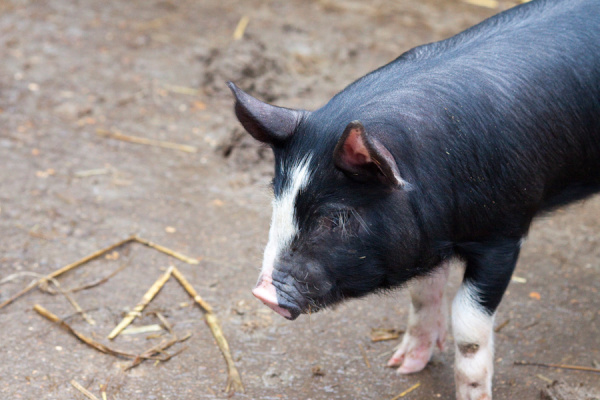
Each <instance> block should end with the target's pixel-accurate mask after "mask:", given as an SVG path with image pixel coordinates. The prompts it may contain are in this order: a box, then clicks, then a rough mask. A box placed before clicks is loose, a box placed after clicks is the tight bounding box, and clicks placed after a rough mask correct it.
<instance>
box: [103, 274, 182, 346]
mask: <svg viewBox="0 0 600 400" xmlns="http://www.w3.org/2000/svg"><path fill="white" fill-rule="evenodd" d="M173 268H175V267H173V266H170V267H169V269H167V272H165V273H164V274H163V275H162V276H161V277H160V278H158V280H157V281H156V282H154V284H153V285H152V286H151V287H150V289H148V291H147V292H146V293H145V294H144V296H143V297H142V300H140V302H139V303H138V304H137V305H136V306H135V307H134V308H133V310H131V311H129V312H128V313H127V315H126V316H125V318H123V319H122V320H121V322H119V324H118V325H117V326H116V327H115V328H114V329H113V330H112V331H111V332H110V333H109V334H108V338H109V339H111V340H112V339H114V338H116V337H117V335H118V334H119V333H120V332H121V331H122V330H123V329H125V328H126V327H127V326H128V325H129V324H131V322H133V320H134V319H135V317H137V316H138V315H140V313H141V312H142V310H143V309H144V308H145V307H146V306H147V305H148V303H150V302H151V301H152V299H153V298H154V296H156V294H157V293H158V292H159V291H160V289H162V287H163V286H164V285H165V283H167V281H168V280H169V278H170V277H171V272H172V271H173Z"/></svg>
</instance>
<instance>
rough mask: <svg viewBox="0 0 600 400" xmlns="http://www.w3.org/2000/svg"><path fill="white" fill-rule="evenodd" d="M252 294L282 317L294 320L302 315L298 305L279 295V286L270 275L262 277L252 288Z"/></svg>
mask: <svg viewBox="0 0 600 400" xmlns="http://www.w3.org/2000/svg"><path fill="white" fill-rule="evenodd" d="M252 294H253V295H254V296H255V297H256V298H257V299H259V300H260V301H262V302H263V303H264V304H265V305H267V306H269V307H270V308H271V309H272V310H273V311H275V312H276V313H277V314H279V315H281V316H282V317H285V318H287V319H289V320H293V319H296V318H298V315H300V309H299V307H298V306H297V305H295V304H292V303H290V302H289V301H287V300H285V299H283V298H282V296H278V295H277V288H276V287H275V285H273V280H272V279H271V278H270V277H268V276H264V275H263V276H261V277H260V279H259V281H258V284H257V285H256V287H255V288H254V289H253V290H252ZM278 297H279V299H278Z"/></svg>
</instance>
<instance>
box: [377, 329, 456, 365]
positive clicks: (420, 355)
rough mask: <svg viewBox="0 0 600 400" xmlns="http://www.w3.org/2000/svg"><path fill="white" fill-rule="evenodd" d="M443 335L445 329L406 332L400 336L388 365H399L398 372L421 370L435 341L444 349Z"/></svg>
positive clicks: (427, 360) (431, 352)
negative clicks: (414, 332) (439, 330)
mask: <svg viewBox="0 0 600 400" xmlns="http://www.w3.org/2000/svg"><path fill="white" fill-rule="evenodd" d="M442 335H443V336H442ZM445 336H446V334H445V331H443V332H437V331H436V332H430V333H420V334H418V335H414V334H413V333H411V332H410V331H409V332H407V333H406V334H405V335H404V338H402V343H401V344H400V347H399V348H398V350H397V351H396V352H395V353H394V355H393V356H392V358H390V360H389V361H388V363H387V365H388V367H400V368H398V373H399V374H412V373H414V372H419V371H421V370H422V369H423V368H425V366H426V365H427V363H428V362H429V360H430V359H431V355H432V354H433V347H434V345H435V344H436V343H437V346H438V347H439V348H440V350H442V351H443V350H444V343H445Z"/></svg>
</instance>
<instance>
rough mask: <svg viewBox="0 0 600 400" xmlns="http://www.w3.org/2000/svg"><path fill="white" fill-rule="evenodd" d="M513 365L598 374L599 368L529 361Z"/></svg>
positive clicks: (517, 362)
mask: <svg viewBox="0 0 600 400" xmlns="http://www.w3.org/2000/svg"><path fill="white" fill-rule="evenodd" d="M514 364H515V365H531V366H535V367H546V368H560V369H572V370H575V371H586V372H596V373H600V368H593V367H585V366H581V365H568V364H547V363H541V362H530V361H515V362H514Z"/></svg>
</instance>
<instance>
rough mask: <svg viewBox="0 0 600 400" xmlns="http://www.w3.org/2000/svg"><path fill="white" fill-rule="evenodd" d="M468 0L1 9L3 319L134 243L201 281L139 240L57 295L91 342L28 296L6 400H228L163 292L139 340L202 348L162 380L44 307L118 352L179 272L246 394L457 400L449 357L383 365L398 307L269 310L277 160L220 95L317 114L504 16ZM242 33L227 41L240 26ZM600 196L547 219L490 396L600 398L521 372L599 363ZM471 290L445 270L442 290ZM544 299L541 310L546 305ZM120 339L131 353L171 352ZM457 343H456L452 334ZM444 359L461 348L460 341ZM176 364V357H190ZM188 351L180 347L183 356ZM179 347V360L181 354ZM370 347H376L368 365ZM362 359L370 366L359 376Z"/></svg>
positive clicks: (358, 304) (184, 302) (519, 287)
mask: <svg viewBox="0 0 600 400" xmlns="http://www.w3.org/2000/svg"><path fill="white" fill-rule="evenodd" d="M512 5H513V3H511V2H510V1H507V0H503V1H500V3H499V7H498V8H497V9H489V8H485V7H479V6H475V5H472V4H467V3H465V2H463V1H458V0H420V1H415V0H398V1H383V0H377V1H373V2H362V1H358V0H320V1H301V0H288V1H284V0H281V1H268V0H265V1H259V0H247V1H244V2H238V1H232V0H201V1H191V0H179V1H169V0H166V1H101V2H100V1H89V0H80V1H67V0H50V1H28V0H0V59H1V60H2V62H1V63H0V160H1V162H2V168H0V188H1V190H0V232H1V233H0V280H1V281H2V284H0V302H1V301H3V300H5V299H7V298H8V297H9V296H10V295H11V294H13V293H16V292H17V291H18V290H19V289H21V288H22V287H24V286H25V285H26V284H28V283H29V282H30V281H31V279H33V278H32V276H33V275H32V274H31V273H35V274H47V273H50V272H51V271H54V270H56V269H58V268H60V267H62V266H64V265H66V264H69V263H71V262H73V261H75V260H77V259H79V258H81V257H83V256H85V255H87V254H89V253H91V252H93V251H95V250H97V249H100V248H102V247H105V246H107V245H109V244H111V243H113V242H116V241H118V240H120V239H123V238H125V237H127V236H129V235H131V234H134V233H135V234H139V235H140V236H142V237H144V238H147V239H150V240H152V241H155V242H157V243H160V244H163V245H165V246H168V247H170V248H173V249H175V250H177V251H180V252H182V253H184V254H187V255H190V256H193V257H197V258H198V259H199V260H200V263H199V264H198V265H188V264H185V263H182V262H180V261H176V260H173V259H171V258H169V257H168V256H166V255H163V254H160V253H158V252H155V251H153V250H151V249H148V248H145V247H143V246H140V245H135V244H133V245H128V246H124V247H122V248H120V249H118V253H117V254H111V255H110V256H109V257H108V258H105V257H104V258H101V259H98V260H96V261H93V262H91V263H90V264H89V265H86V266H85V267H81V268H79V269H77V270H75V271H73V272H71V273H69V274H67V275H65V276H64V277H62V278H61V279H60V282H61V285H62V286H63V287H65V288H70V287H74V286H77V285H79V284H81V283H84V282H89V281H93V280H95V279H98V278H99V277H102V276H105V275H106V274H107V273H108V272H110V271H113V270H114V269H116V268H118V267H120V266H121V265H125V266H126V267H125V269H124V270H123V271H122V272H120V273H119V274H118V275H116V276H115V277H113V278H112V279H110V280H109V281H108V282H107V283H105V284H103V285H100V286H97V287H94V288H92V289H88V290H85V291H81V292H77V293H75V294H74V296H75V297H76V299H77V300H78V302H79V303H80V304H81V306H82V307H83V308H84V309H85V310H87V311H88V313H89V315H90V316H91V317H92V318H93V319H94V320H95V322H96V325H95V326H91V325H88V324H87V323H86V322H85V321H83V320H82V319H81V317H80V316H77V315H74V311H73V309H72V308H71V306H70V305H69V303H68V302H67V301H66V300H65V299H64V298H63V297H62V296H58V295H57V296H52V295H49V294H46V293H42V292H40V291H34V292H32V293H30V294H29V295H27V296H26V297H24V298H21V299H20V300H18V301H17V302H16V303H14V304H12V305H10V306H8V307H7V308H5V309H3V310H0V327H1V328H0V398H2V399H42V398H43V399H83V398H84V397H83V395H82V394H81V393H80V392H78V391H77V390H76V389H75V388H74V387H73V386H71V384H70V383H69V382H70V381H71V380H76V381H77V382H79V383H80V384H82V385H83V386H84V387H86V388H88V389H89V390H90V391H92V392H93V393H94V394H95V395H96V396H97V397H98V398H101V397H100V385H104V384H106V383H108V389H107V392H106V393H107V395H108V399H111V400H112V399H182V400H185V399H204V398H207V399H215V398H216V399H220V398H225V397H227V395H226V394H225V393H224V392H223V390H224V388H225V381H226V367H225V363H224V361H223V358H222V356H221V354H220V352H219V350H218V348H217V347H216V346H215V344H214V340H213V338H212V336H211V334H210V331H209V330H208V328H207V327H206V325H205V323H204V321H203V319H202V314H201V312H200V311H199V310H198V309H197V308H195V307H193V306H190V299H189V298H188V296H187V295H186V294H185V293H184V292H183V291H182V290H181V288H180V287H179V286H178V285H177V284H176V282H168V283H167V285H166V286H165V287H164V289H163V290H162V291H161V292H160V293H159V295H158V296H157V298H156V299H155V300H154V301H153V302H152V303H151V304H150V306H149V307H148V308H147V310H146V311H145V312H144V313H143V315H142V317H141V318H139V319H138V320H136V322H135V323H134V324H135V325H148V324H155V323H158V320H157V318H156V316H155V315H154V314H153V312H156V311H160V312H162V313H163V314H164V315H165V316H166V317H167V318H168V320H169V321H171V323H172V324H173V325H174V329H175V331H176V332H179V333H180V334H183V333H185V332H188V331H189V332H192V334H193V335H192V337H191V338H190V339H189V340H188V341H187V342H186V344H185V345H186V346H188V348H187V350H185V351H184V352H183V353H181V354H180V355H178V356H176V357H174V358H173V359H171V360H170V361H169V362H166V363H154V362H152V361H149V362H145V363H143V364H142V365H140V366H138V367H137V368H134V369H132V370H130V371H129V372H123V370H122V369H123V367H124V366H125V365H127V363H128V361H127V360H123V359H118V358H115V357H112V356H109V355H104V354H101V353H98V352H96V351H94V350H92V349H90V348H89V347H87V346H85V345H84V344H82V343H80V342H78V341H77V340H76V339H74V338H73V337H72V336H70V335H68V334H67V333H65V332H64V331H63V330H61V329H59V328H58V327H57V326H55V325H53V324H51V323H49V322H48V321H46V320H44V319H43V318H41V317H40V316H39V315H37V314H36V313H35V312H34V311H33V310H32V306H33V305H34V304H35V303H40V304H42V305H44V306H45V307H46V308H48V309H50V310H51V311H53V312H54V313H55V314H57V315H59V316H61V317H63V318H65V319H67V321H68V322H69V323H71V324H72V325H73V327H75V328H76V329H78V330H80V331H82V332H85V333H86V334H88V335H90V336H93V337H95V338H97V339H98V340H100V341H102V342H103V343H105V344H109V342H108V340H107V339H106V335H107V334H108V332H109V331H110V330H111V329H112V328H113V327H114V326H115V324H116V323H117V322H118V321H119V320H120V318H121V317H122V316H123V313H124V312H126V311H127V310H129V309H130V308H131V307H133V306H134V305H135V304H136V303H137V302H138V300H139V299H140V298H141V296H142V295H143V294H144V292H145V291H146V290H147V288H149V287H150V286H151V284H152V283H153V282H154V281H155V280H156V279H157V278H158V276H159V275H160V274H161V271H162V270H163V269H164V268H165V267H167V266H168V265H169V264H171V263H174V264H175V265H177V266H178V268H179V269H180V270H181V271H182V272H183V273H184V274H185V275H186V276H187V277H188V279H189V280H190V281H191V282H192V284H193V285H194V286H195V287H196V288H197V290H198V291H199V293H200V295H201V296H202V297H204V298H205V300H207V301H208V302H209V303H210V304H212V305H213V307H214V308H215V312H216V314H217V316H218V317H219V318H220V320H221V323H222V327H223V331H224V333H225V335H226V337H227V339H228V340H229V344H230V346H231V349H232V353H233V356H234V358H235V360H236V363H237V366H238V368H239V370H240V372H241V374H242V379H243V382H244V384H245V387H246V393H245V394H235V395H234V398H240V399H303V400H306V399H391V398H392V397H394V396H395V395H396V394H398V393H400V392H402V391H403V390H405V389H407V388H409V387H411V386H413V385H414V384H416V383H418V382H420V384H421V385H420V387H419V388H417V389H416V390H415V391H413V392H412V393H410V394H409V395H407V396H406V397H405V398H407V399H431V398H442V399H451V398H453V393H454V384H453V373H452V364H453V354H452V351H451V350H449V351H448V352H446V353H445V354H439V353H438V354H436V355H435V356H434V359H433V361H432V362H431V364H430V365H429V366H428V367H427V368H426V369H425V370H424V371H422V372H421V373H418V374H415V375H411V376H398V375H396V373H395V372H394V370H392V369H388V368H386V367H385V362H386V359H387V358H388V357H389V356H390V355H391V353H392V349H393V347H394V346H395V345H397V344H398V340H395V341H385V342H377V343H372V342H371V340H370V332H371V329H372V328H376V327H383V328H396V329H403V328H404V327H405V324H406V319H407V312H408V298H407V294H406V291H402V290H399V291H398V292H397V293H395V294H392V295H386V296H371V297H368V298H367V299H364V300H360V301H351V302H348V303H346V304H344V305H342V306H340V307H338V308H337V309H335V310H329V311H325V312H322V313H319V314H316V315H312V316H310V317H308V316H303V317H301V318H299V319H298V320H297V321H294V322H289V321H286V320H284V319H282V318H281V317H279V316H277V315H276V314H274V313H273V312H271V311H270V310H269V309H267V308H266V307H264V306H263V305H261V304H260V302H258V301H257V300H255V299H254V298H253V297H252V296H251V293H250V290H251V288H252V287H253V286H254V283H255V280H256V278H257V272H258V269H259V266H260V263H261V256H262V249H263V246H264V245H265V243H266V239H267V231H268V224H269V220H270V205H269V203H270V199H269V192H268V190H267V183H268V181H269V180H270V174H271V168H272V166H271V164H270V163H271V155H270V154H269V151H268V149H264V148H261V147H260V146H257V145H256V144H254V143H253V142H252V141H251V140H249V139H248V138H247V137H246V136H245V135H243V134H242V132H241V129H240V126H239V125H238V123H237V122H236V120H235V118H234V116H233V112H232V99H231V96H230V94H229V92H228V90H227V89H226V87H225V85H224V82H225V81H226V80H233V81H235V82H236V83H238V85H240V86H241V87H242V88H244V89H247V90H249V91H250V93H252V94H254V95H256V96H259V97H260V98H262V99H265V100H268V101H272V102H275V103H277V104H279V105H283V106H287V107H302V108H306V109H314V108H317V107H319V106H320V105H322V104H323V103H324V102H326V101H327V100H328V99H329V98H330V97H331V96H332V95H333V94H334V93H336V92H337V91H339V90H341V89H342V88H343V87H344V86H345V85H347V84H348V83H350V82H352V81H353V80H354V79H356V78H358V77H360V76H361V75H363V74H364V73H366V72H368V71H370V70H372V69H374V68H376V67H378V66H380V65H382V64H384V63H386V62H388V61H390V60H392V59H393V58H395V57H396V56H398V55H399V54H400V53H402V52H403V51H405V50H407V49H409V48H411V47H413V46H415V45H418V44H422V43H425V42H431V41H434V40H439V39H442V38H445V37H448V36H450V35H452V34H454V33H457V32H459V31H461V30H462V29H464V28H466V27H468V26H470V25H472V24H474V23H477V22H478V21H480V20H482V19H484V18H485V17H487V16H490V15H492V14H494V13H496V12H498V11H499V10H502V9H506V8H508V7H510V6H512ZM243 16H248V17H249V24H248V27H247V29H246V31H245V35H244V37H243V39H241V40H238V41H233V40H232V34H233V31H234V29H235V27H236V25H237V24H238V21H239V20H240V18H241V17H243ZM98 129H104V130H112V131H119V132H122V133H124V134H128V135H136V136H142V137H146V138H152V139H159V140H168V141H172V142H177V143H182V144H188V145H191V146H195V147H196V148H197V150H198V151H197V152H196V153H193V154H191V153H186V152H182V151H177V150H171V149H165V148H159V147H153V146H145V145H138V144H132V143H127V142H123V141H119V140H115V139H110V138H106V137H102V136H100V135H98V134H97V130H98ZM599 233H600V199H598V198H594V199H590V200H588V201H587V202H585V203H583V204H578V205H575V206H572V207H569V208H567V209H564V210H559V211H558V212H556V213H554V214H553V215H551V216H548V217H544V218H543V219H540V220H538V221H537V222H536V223H535V225H534V227H533V229H532V231H531V234H530V237H529V240H528V241H527V243H526V244H525V246H524V248H523V252H522V256H521V258H520V261H519V264H518V267H517V271H516V273H515V275H516V276H517V277H518V279H517V281H513V282H512V283H511V285H510V287H509V290H508V293H507V294H506V296H505V298H504V301H503V303H502V305H501V306H500V309H499V312H498V317H497V321H496V323H497V324H498V325H500V324H503V323H504V322H506V321H508V322H506V324H505V325H504V327H503V328H502V329H501V330H500V332H499V333H497V335H496V363H495V368H496V374H495V378H494V395H495V399H517V398H519V399H536V398H538V397H539V392H540V389H541V388H543V387H545V386H546V385H547V382H546V381H547V380H554V379H559V380H561V381H564V382H567V383H569V384H572V385H578V384H583V385H584V386H585V387H586V388H588V389H589V390H596V391H598V390H600V379H599V375H597V374H593V373H589V372H578V371H568V370H559V369H552V368H550V369H549V368H542V367H531V366H515V365H514V364H513V363H514V361H518V360H529V361H537V362H546V363H565V364H576V365H583V366H592V365H594V363H596V364H595V365H597V363H599V362H600V335H599V332H600V329H599V328H600V296H599V289H600V279H599V276H600V247H599V246H598V243H599V242H600V235H599ZM459 279H460V268H458V267H457V268H456V269H455V271H453V275H452V279H451V280H452V284H451V286H450V289H449V293H450V294H453V293H454V291H455V290H456V288H457V284H458V282H459ZM536 293H537V294H538V295H536ZM147 336H148V334H139V335H122V336H119V337H118V338H117V339H116V340H115V341H114V343H110V344H111V345H113V346H114V347H117V348H119V349H127V350H130V351H132V352H136V351H140V350H141V349H145V348H148V347H149V346H150V345H152V344H155V343H157V342H158V341H160V339H147ZM449 341H451V337H450V335H449ZM450 347H451V346H450ZM179 348H181V346H180V347H179ZM176 349H177V348H176ZM176 349H175V350H176ZM361 349H363V350H361ZM365 360H367V361H368V362H369V365H367V363H366V361H365Z"/></svg>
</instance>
